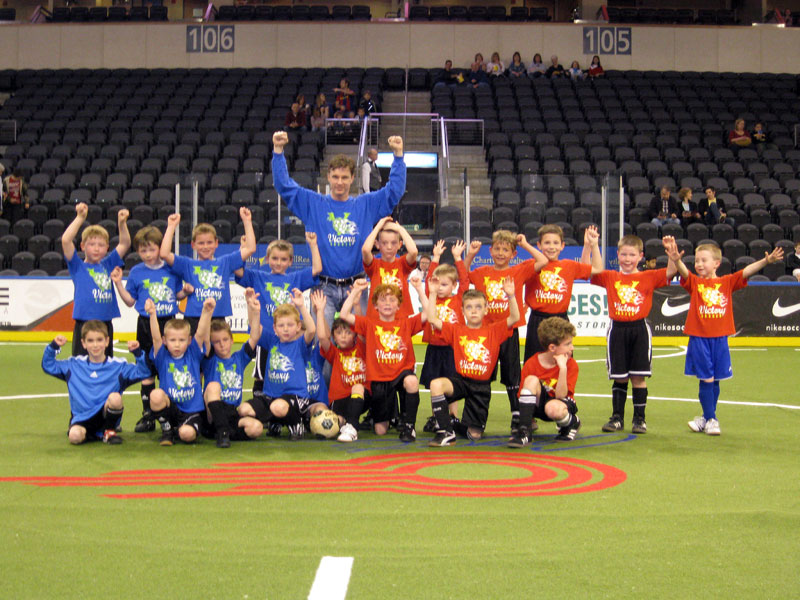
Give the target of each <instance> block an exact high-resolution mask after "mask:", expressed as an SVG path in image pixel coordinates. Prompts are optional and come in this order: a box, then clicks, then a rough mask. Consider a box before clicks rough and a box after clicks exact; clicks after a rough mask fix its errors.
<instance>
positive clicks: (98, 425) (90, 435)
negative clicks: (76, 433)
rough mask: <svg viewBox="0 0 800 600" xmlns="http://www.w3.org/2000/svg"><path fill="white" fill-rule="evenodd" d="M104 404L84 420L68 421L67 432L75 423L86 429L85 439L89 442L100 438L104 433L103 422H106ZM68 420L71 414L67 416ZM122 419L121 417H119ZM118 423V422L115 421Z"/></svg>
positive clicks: (70, 418)
mask: <svg viewBox="0 0 800 600" xmlns="http://www.w3.org/2000/svg"><path fill="white" fill-rule="evenodd" d="M105 408H106V407H105V406H103V408H101V409H100V410H98V411H97V412H96V413H94V414H93V415H92V416H91V417H89V418H88V419H86V420H85V421H78V422H77V423H70V425H69V427H67V434H69V430H70V429H71V428H72V427H75V426H76V425H80V426H81V427H83V428H84V429H85V430H86V441H87V442H90V441H92V440H102V439H103V434H104V433H105V424H106V417H105V415H104V414H103V412H104V411H105ZM69 420H70V422H71V421H72V415H70V416H69ZM120 420H122V417H120ZM117 424H119V423H117Z"/></svg>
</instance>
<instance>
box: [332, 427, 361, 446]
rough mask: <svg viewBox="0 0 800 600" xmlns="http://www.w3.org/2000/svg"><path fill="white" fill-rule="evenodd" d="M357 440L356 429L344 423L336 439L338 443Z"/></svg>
mask: <svg viewBox="0 0 800 600" xmlns="http://www.w3.org/2000/svg"><path fill="white" fill-rule="evenodd" d="M357 439H358V432H357V431H356V428H355V427H353V426H352V425H350V423H345V424H344V425H342V429H341V430H340V431H339V437H338V438H336V441H338V442H355V441H356V440H357Z"/></svg>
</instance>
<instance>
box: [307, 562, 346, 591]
mask: <svg viewBox="0 0 800 600" xmlns="http://www.w3.org/2000/svg"><path fill="white" fill-rule="evenodd" d="M352 569H353V557H352V556H323V557H322V560H321V561H319V567H317V575H316V576H315V577H314V584H313V585H312V586H311V591H310V592H309V593H308V600H344V597H345V596H346V595H347V586H348V584H349V583H350V572H351V571H352Z"/></svg>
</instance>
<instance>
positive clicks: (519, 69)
mask: <svg viewBox="0 0 800 600" xmlns="http://www.w3.org/2000/svg"><path fill="white" fill-rule="evenodd" d="M526 72H527V69H525V65H523V64H522V56H521V55H520V53H519V52H514V56H512V57H511V64H510V65H508V71H506V73H508V76H509V77H510V78H511V79H517V78H519V77H525V73H526Z"/></svg>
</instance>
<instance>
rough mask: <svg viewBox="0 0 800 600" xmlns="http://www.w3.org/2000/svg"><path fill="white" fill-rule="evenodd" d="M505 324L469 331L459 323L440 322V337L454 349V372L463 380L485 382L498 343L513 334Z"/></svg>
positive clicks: (499, 322) (489, 325)
mask: <svg viewBox="0 0 800 600" xmlns="http://www.w3.org/2000/svg"><path fill="white" fill-rule="evenodd" d="M513 331H514V329H513V328H509V327H508V325H507V324H506V323H503V322H502V321H496V322H494V323H491V324H488V325H484V326H483V327H478V328H477V329H472V328H471V327H467V326H466V325H464V324H462V323H458V324H455V325H453V324H451V323H442V331H441V334H442V338H443V339H444V341H445V343H446V344H448V345H450V346H452V347H453V355H454V357H455V361H456V371H457V372H458V373H459V375H461V376H462V377H468V378H469V379H476V380H478V381H488V380H489V379H490V378H491V376H492V373H493V372H494V366H495V364H496V363H497V355H498V354H499V353H500V344H502V343H503V342H505V341H506V340H507V339H508V338H509V337H510V336H511V334H512V333H513Z"/></svg>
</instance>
